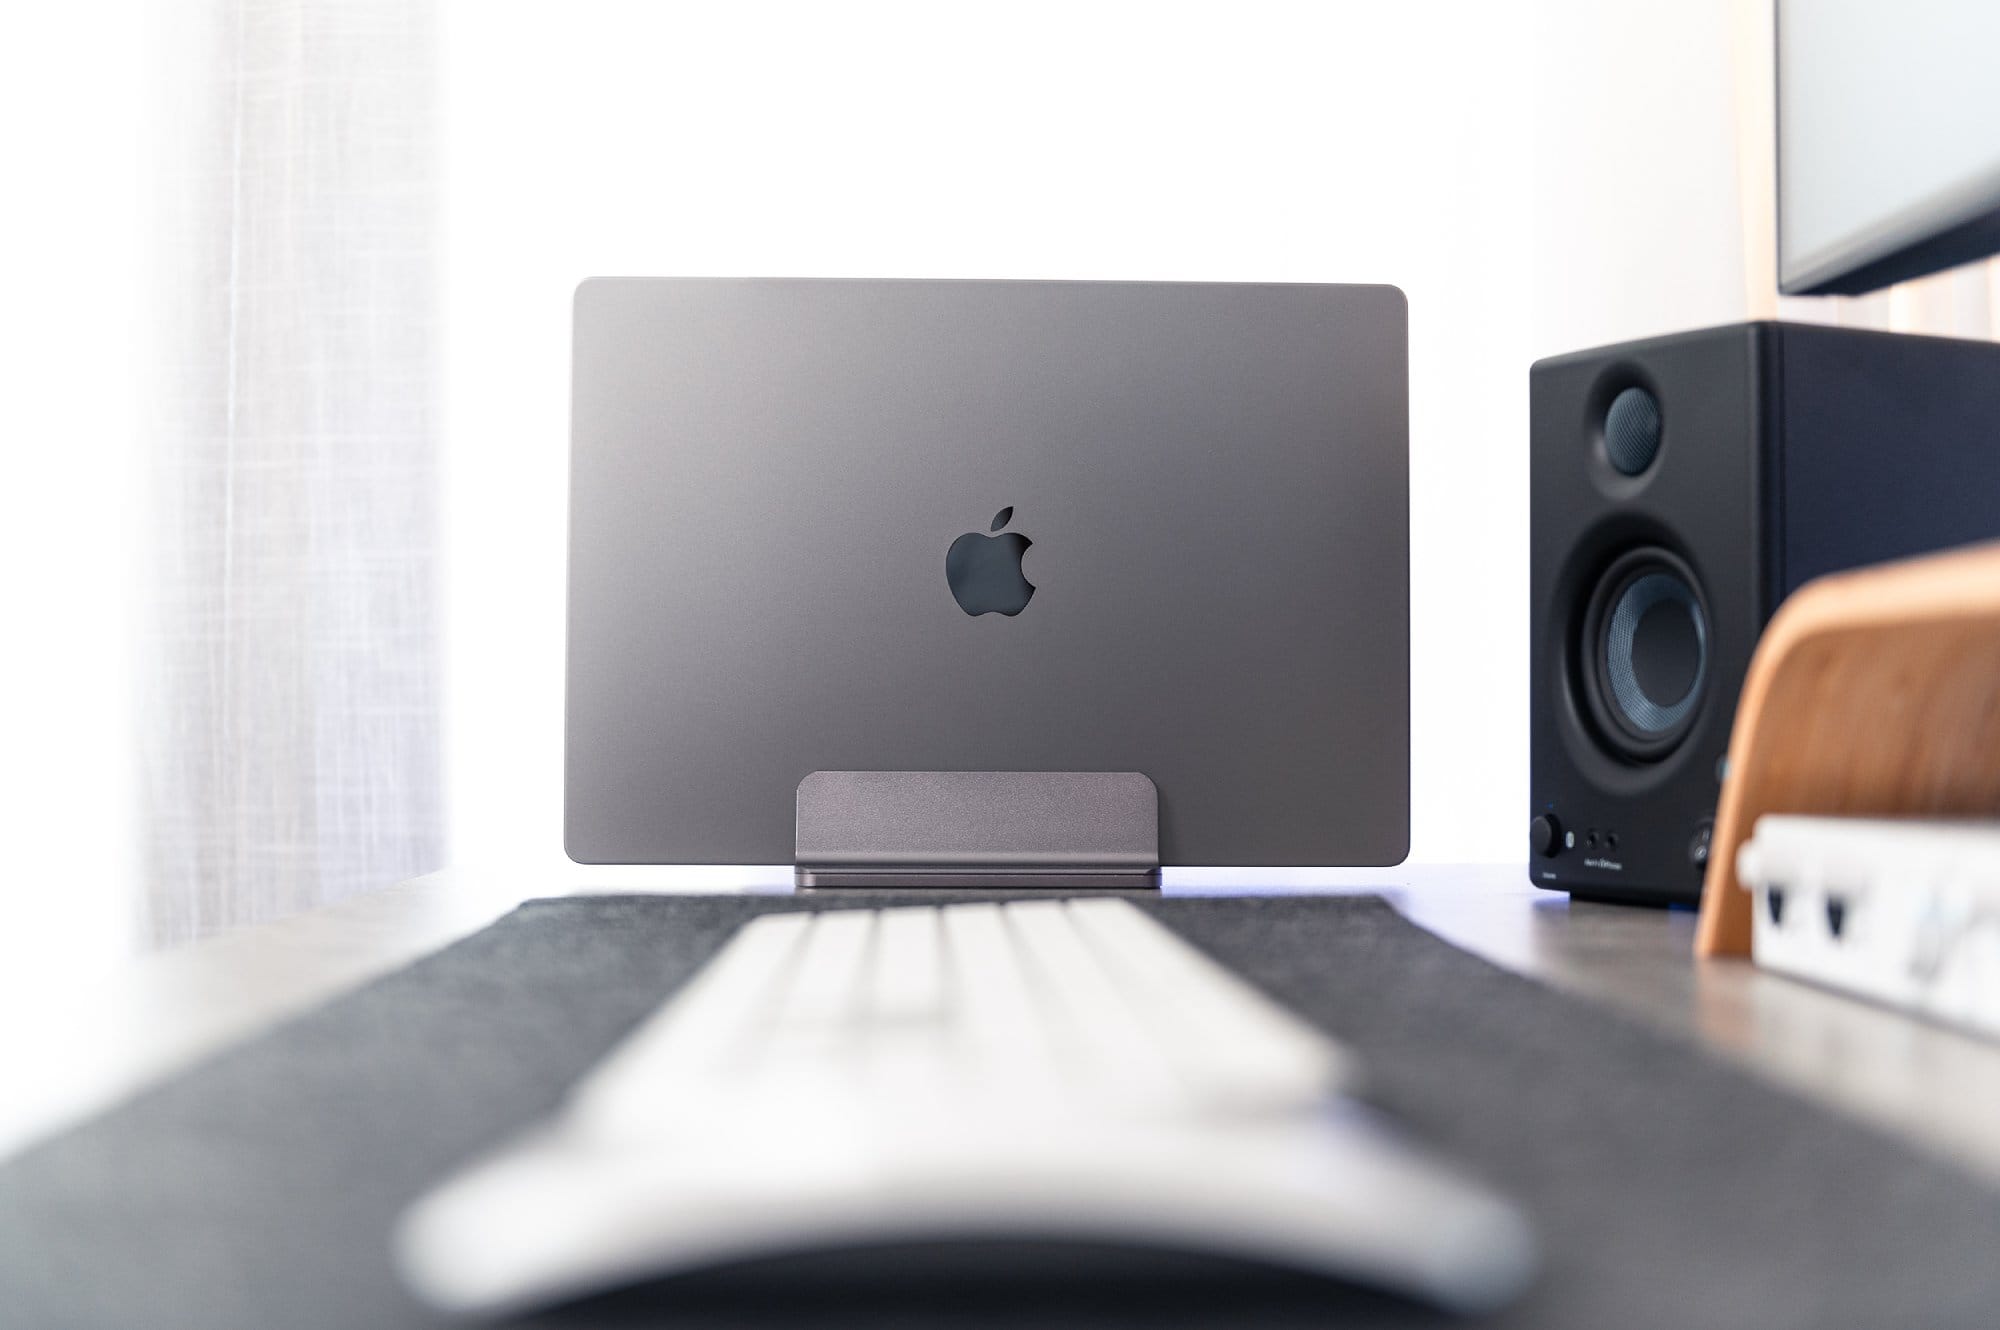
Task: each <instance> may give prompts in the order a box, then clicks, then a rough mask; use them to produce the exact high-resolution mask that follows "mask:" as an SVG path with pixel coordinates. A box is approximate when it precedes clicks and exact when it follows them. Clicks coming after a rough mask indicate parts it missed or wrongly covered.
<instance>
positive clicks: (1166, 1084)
mask: <svg viewBox="0 0 2000 1330" xmlns="http://www.w3.org/2000/svg"><path fill="white" fill-rule="evenodd" d="M1351 1076H1352V1066H1351V1063H1350V1060H1349V1059H1348V1057H1347V1056H1346V1055H1345V1054H1344V1053H1343V1052H1342V1051H1341V1049H1340V1048H1339V1047H1338V1046H1336V1045H1335V1044H1334V1043H1332V1042H1331V1041H1330V1040H1328V1039H1327V1038H1326V1037H1325V1036H1324V1035H1321V1034H1319V1033H1318V1032H1317V1031H1315V1030H1313V1029H1311V1028H1310V1027H1308V1026H1306V1025H1305V1024H1303V1023H1302V1022H1300V1021H1299V1020H1297V1019H1296V1018H1294V1017H1293V1016H1291V1015H1290V1014H1289V1013H1287V1012H1285V1011H1284V1010H1282V1009H1281V1008H1279V1007H1278V1006H1276V1005H1275V1004H1274V1003H1272V1002H1270V1001H1269V1000H1268V999H1266V998H1264V997H1263V996H1261V995H1260V994H1258V993H1257V992H1255V991H1254V990H1252V989H1251V988H1249V987H1248V986H1247V985H1245V984H1244V983H1242V982H1241V981H1240V980H1238V979H1237V978H1235V977H1234V976H1233V975H1231V974H1230V973H1229V972H1228V971H1226V970H1224V969H1223V968H1221V967H1220V966H1218V965H1216V964H1215V963H1214V962H1212V961H1210V960H1208V959H1207V958H1206V957H1205V956H1203V955H1202V954H1201V953H1199V952H1198V951H1196V950H1194V949H1193V948H1192V947H1190V946H1188V945H1187V944H1186V943H1184V942H1182V941H1180V939H1178V938H1177V937H1175V936H1174V935H1173V934H1172V933H1171V932H1169V931H1168V930H1166V929H1165V928H1163V927H1161V926H1160V925H1158V924H1156V923H1154V922H1153V921H1152V920H1151V919H1149V918H1148V917H1147V916H1146V915H1144V914H1143V913H1141V912H1140V911H1139V910H1137V909H1135V908H1134V907H1133V906H1131V905H1130V904H1128V903H1126V902H1124V901H1122V900H1118V899H1115V898H1108V897H1100V898H1091V899H1081V900H1069V901H1060V900H1051V901H1029V902H1022V903H1009V904H1005V905H995V904H952V905H945V906H943V907H940V908H931V907H922V906H920V907H912V908H899V909H887V910H858V909H856V910H834V911H827V912H823V913H804V912H801V913H791V914H771V915H765V916H763V917H761V918H759V919H757V920H755V921H753V922H752V923H750V924H748V925H746V926H745V927H744V928H743V929H742V930H741V931H740V932H739V933H737V935H736V936H735V937H734V938H733V939H732V940H731V941H730V942H729V944H728V945H727V946H726V947H724V948H723V950H722V951H721V952H719V953H718V954H717V955H716V957H715V958H714V959H713V960H712V961H710V963H709V964H708V965H707V967H706V968H705V969H703V970H702V971H701V973H700V974H698V975H697V976H696V977H695V979H694V980H693V981H691V982H690V984H689V985H688V986H687V988H686V989H684V990H683V991H682V992H681V993H680V994H678V995H677V996H675V997H674V999H673V1000H672V1001H670V1002H669V1003H667V1005H665V1006H664V1007H662V1008H661V1009H660V1011H659V1012H657V1013H656V1014H655V1015H654V1016H652V1017H651V1018H650V1019H649V1020H647V1021H646V1022H645V1023H644V1024H643V1025H641V1026H640V1027H639V1029H638V1030H636V1031H635V1032H634V1033H633V1034H632V1035H631V1036H630V1037H628V1038H627V1039H626V1040H625V1042H624V1043H622V1044H621V1045H619V1046H618V1047H617V1048H616V1049H614V1050H613V1051H612V1052H611V1053H610V1054H609V1055H608V1056H607V1057H606V1058H605V1060H604V1061H603V1062H602V1063H600V1064H599V1065H598V1067H597V1068H596V1069H595V1070H593V1071H592V1072H591V1073H590V1075H589V1076H588V1077H586V1078H585V1079H584V1080H583V1081H582V1082H580V1083H579V1084H578V1085H577V1086H576V1088H575V1089H574V1090H573V1092H572V1093H571V1095H570V1097H569V1100H568V1102H567V1104H566V1106H565V1108H564V1109H563V1111H562V1112H561V1114H560V1115H559V1117H558V1119H557V1120H556V1121H555V1122H553V1123H551V1124H548V1125H547V1126H545V1127H543V1128H540V1129H537V1130H536V1131H535V1132H534V1133H533V1134H532V1135H530V1136H529V1137H528V1138H526V1139H524V1140H522V1141H520V1142H518V1143H516V1144H514V1145H513V1146H510V1147H509V1148H507V1149H505V1150H503V1151H501V1152H500V1153H499V1154H497V1155H495V1156H493V1157H490V1158H488V1159H486V1160H485V1161H483V1162H480V1163H477V1164H475V1165H474V1166H472V1167H471V1168H470V1169H468V1170H467V1171H466V1172H464V1173H462V1174H461V1175H459V1176H458V1177H456V1178H454V1179H452V1180H450V1181H448V1182H447V1183H445V1185H444V1186H442V1187H441V1188H439V1189H438V1190H436V1191H435V1192H433V1193H431V1194H430V1195H429V1196H428V1197H426V1198H424V1199H423V1200H422V1201H421V1202H419V1203H418V1204H417V1206H415V1207H414V1208H413V1210H412V1211H411V1212H410V1213H409V1214H408V1215H407V1216H406V1217H405V1220H404V1222H403V1225H402V1228H401V1231H400V1233H399V1237H398V1254H399V1258H400V1261H401V1264H402V1267H403V1270H404V1272H405V1274H406V1276H407V1278H408V1280H409V1281H410V1283H411V1284H412V1286H413V1287H414V1288H415V1289H416V1290H417V1291H418V1292H419V1293H420V1294H421V1295H423V1296H424V1297H426V1298H427V1299H429V1300H430V1301H431V1302H433V1303H435V1304H437V1305H439V1306H441V1307H444V1308H447V1309H450V1310H452V1311H456V1312H461V1313H463V1312H474V1313H502V1312H511V1311H517V1310H521V1309H525V1308H528V1307H532V1306H536V1305H540V1304H545V1303H549V1302H554V1301H558V1300H562V1299H565V1298H569V1297H573V1296H577V1295H582V1294H586V1293H591V1292H596V1291H602V1290H605V1289H608V1288H610V1287H614V1286H618V1285H622V1284H626V1283H630V1282H634V1281H637V1280H643V1279H647V1278H652V1277H658V1276H664V1275H671V1274H675V1273H680V1272H685V1271H689V1270H692V1269H695V1268H698V1267H703V1266H709V1265H715V1264H719V1263H724V1262H733V1261H738V1260H742V1259H746V1258H753V1257H759V1256H771V1255H782V1254H786V1253H795V1252H799V1251H802V1250H810V1249H826V1248H835V1247H853V1246H856V1245H868V1244H875V1243H890V1244H893V1243H904V1242H911V1241H923V1240H932V1239H950V1238H957V1239H976V1238H1032V1239H1053V1240H1058V1241H1060V1240H1072V1239H1073V1240H1084V1241H1112V1242H1118V1243H1126V1244H1133V1243H1136V1244H1141V1245H1146V1246H1152V1247H1159V1248H1166V1249H1172V1250H1183V1251H1199V1252H1206V1253H1218V1254H1224V1255H1236V1256H1244V1257H1249V1258H1252V1259H1256V1260H1260V1261H1267V1262H1274V1263H1278V1264H1282V1265H1287V1266H1291V1267H1296V1268H1303V1269H1305V1270H1309V1271H1314V1272H1318V1273H1323V1274H1327V1275H1331V1276H1335V1277H1339V1278H1343V1279H1350V1280H1355V1281H1359V1282H1363V1283H1367V1284H1370V1285H1374V1286H1377V1287H1381V1288H1386V1289H1389V1290H1392V1291H1398V1292H1402V1293H1404V1294H1407V1295H1410V1296H1414V1297H1418V1298H1421V1299H1424V1300H1426V1301H1429V1302H1433V1303H1436V1304H1439V1305H1442V1306H1445V1307H1448V1308H1453V1309H1460V1310H1480V1309H1487V1308H1491V1307H1494V1306H1497V1305H1500V1304H1501V1303H1504V1302H1506V1301H1507V1300H1509V1299H1510V1298H1511V1297H1512V1296H1513V1295H1514V1294H1515V1293H1516V1292H1518V1291H1519V1290H1520V1289H1521V1287H1522V1286H1523V1285H1524V1284H1525V1282H1526V1281H1527V1279H1528V1277H1529V1275H1530V1274H1531V1272H1532V1267H1533V1255H1532V1243H1531V1241H1530V1237H1529V1232H1528V1229H1527V1227H1526V1225H1525V1224H1524V1222H1523V1221H1522V1219H1521V1218H1520V1216H1519V1215H1518V1214H1517V1213H1516V1211H1515V1210H1514V1209H1513V1208H1512V1207H1511V1206H1509V1205H1508V1204H1506V1203H1505V1202H1504V1201H1502V1200H1500V1199H1498V1198H1497V1197H1495V1196H1494V1195H1492V1194H1491V1193H1489V1192H1487V1191H1485V1190H1483V1189H1481V1188H1480V1187H1478V1186H1477V1185H1475V1184H1473V1183H1472V1182H1470V1181H1468V1180H1467V1179H1465V1178H1463V1177H1461V1176H1459V1175H1458V1174H1456V1173H1454V1172H1453V1171H1451V1170H1450V1169H1449V1168H1447V1167H1445V1166H1444V1165H1442V1164H1441V1163H1439V1162H1437V1161H1435V1160H1433V1159H1431V1158H1429V1157H1427V1156H1425V1155H1423V1154H1421V1153H1419V1152H1418V1151H1416V1150H1415V1149H1414V1148H1413V1147H1411V1146H1410V1145H1408V1144H1406V1143H1404V1142H1402V1141H1401V1140H1400V1139H1399V1138H1398V1137H1397V1136H1396V1135H1395V1134H1394V1133H1393V1132H1391V1131H1390V1130H1389V1129H1388V1128H1387V1127H1386V1126H1385V1125H1383V1124H1382V1123H1381V1122H1380V1121H1379V1120H1378V1119H1376V1118H1375V1117H1374V1116H1373V1115H1371V1114H1370V1113H1369V1112H1367V1111H1366V1110H1364V1109H1363V1108H1361V1107H1360V1106H1359V1105H1357V1104H1354V1103H1352V1102H1351V1101H1348V1100H1346V1099H1344V1098H1343V1097H1342V1094H1341V1091H1342V1088H1343V1086H1345V1085H1347V1084H1348V1083H1349V1079H1350V1077H1351Z"/></svg>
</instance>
